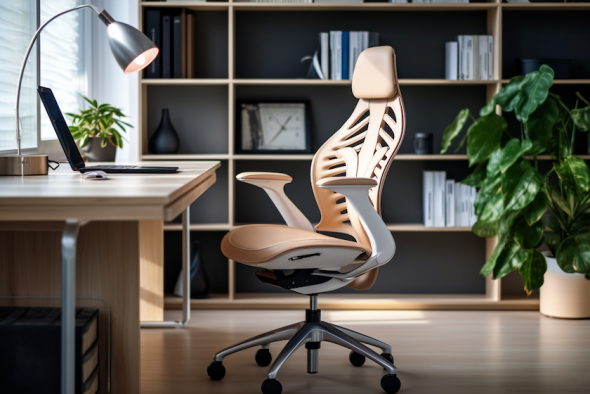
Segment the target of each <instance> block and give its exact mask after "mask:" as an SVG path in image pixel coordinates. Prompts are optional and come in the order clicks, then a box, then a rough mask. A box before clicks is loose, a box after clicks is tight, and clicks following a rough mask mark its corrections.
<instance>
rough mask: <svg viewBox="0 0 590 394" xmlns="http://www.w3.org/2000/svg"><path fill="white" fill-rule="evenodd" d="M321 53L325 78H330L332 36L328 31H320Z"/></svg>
mask: <svg viewBox="0 0 590 394" xmlns="http://www.w3.org/2000/svg"><path fill="white" fill-rule="evenodd" d="M320 55H321V59H320V62H321V68H322V73H323V74H324V79H330V36H329V35H328V33H320Z"/></svg>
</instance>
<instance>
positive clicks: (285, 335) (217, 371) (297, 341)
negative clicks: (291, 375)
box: [207, 296, 399, 394]
mask: <svg viewBox="0 0 590 394" xmlns="http://www.w3.org/2000/svg"><path fill="white" fill-rule="evenodd" d="M312 297H317V296H312ZM312 305H314V302H313V301H312ZM315 305H317V301H316V303H315ZM316 308H317V307H316ZM320 313H321V311H320V310H319V309H308V310H307V313H306V321H302V322H299V323H296V324H291V325H288V326H285V327H282V328H279V329H276V330H272V331H269V332H267V333H264V334H261V335H257V336H255V337H252V338H250V339H247V340H245V341H243V342H240V343H238V344H236V345H233V346H230V347H228V348H227V349H224V350H222V351H220V352H219V353H217V354H215V356H214V357H213V362H212V363H211V364H210V365H209V367H208V368H207V373H208V374H209V377H210V378H211V379H212V380H221V379H223V377H224V376H225V367H223V365H222V361H223V359H224V358H225V357H227V356H229V355H230V354H234V353H237V352H239V351H242V350H245V349H249V348H252V347H255V346H261V350H259V352H261V351H266V352H268V350H267V349H268V348H269V346H270V344H271V343H273V342H278V341H284V340H288V342H287V344H286V345H285V347H284V348H283V350H281V352H280V354H279V355H278V357H277V358H276V359H275V360H274V362H273V363H272V365H271V367H270V369H269V371H268V373H267V374H266V377H267V380H266V381H265V382H264V383H263V385H262V392H263V393H264V394H280V393H281V391H282V387H281V385H280V383H279V382H278V381H276V378H277V374H278V372H279V370H280V369H281V367H282V366H283V364H284V363H285V362H286V361H287V359H288V358H289V357H291V355H292V354H293V353H295V351H296V350H297V349H299V348H300V347H301V346H303V345H305V347H306V349H307V372H308V373H317V372H318V352H319V349H320V345H321V342H331V343H335V344H337V345H340V346H342V347H345V348H348V349H350V350H351V351H352V352H354V353H356V354H355V355H354V356H355V360H357V361H358V360H359V359H360V363H355V362H353V353H352V352H351V362H352V363H353V365H355V366H360V365H362V364H363V363H364V358H365V357H366V358H368V359H370V360H372V361H374V362H375V363H377V364H379V365H380V366H381V367H383V369H384V370H385V371H386V372H387V374H386V375H385V376H384V377H383V378H384V379H382V381H381V386H382V388H383V389H384V390H385V391H386V392H387V393H388V394H393V393H396V392H397V391H399V379H397V376H396V375H397V368H396V367H395V365H394V364H393V358H392V356H391V346H389V345H388V344H386V343H384V342H381V341H379V340H377V339H374V338H371V337H369V336H367V335H364V334H361V333H358V332H356V331H352V330H349V329H347V328H344V327H340V326H336V325H334V324H330V323H327V322H323V321H321V319H320V316H321V314H320ZM366 345H370V346H374V347H377V348H379V349H381V351H382V354H379V353H377V352H375V351H374V350H372V349H370V348H369V347H367V346H366ZM268 357H270V355H268ZM263 359H265V358H264V357H260V358H259V355H258V354H257V356H256V361H257V362H258V364H259V365H261V366H266V365H268V362H266V363H261V362H259V360H263ZM266 360H268V361H270V359H266ZM385 378H387V379H385ZM384 380H387V382H386V385H385V386H384ZM392 382H393V384H391V383H392ZM386 386H387V388H386Z"/></svg>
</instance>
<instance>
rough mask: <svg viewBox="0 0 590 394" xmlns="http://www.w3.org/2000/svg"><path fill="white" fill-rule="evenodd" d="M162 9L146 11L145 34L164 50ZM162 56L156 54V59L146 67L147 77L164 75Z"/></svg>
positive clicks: (145, 74)
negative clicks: (161, 27)
mask: <svg viewBox="0 0 590 394" xmlns="http://www.w3.org/2000/svg"><path fill="white" fill-rule="evenodd" d="M160 18H161V16H160V11H159V10H152V9H148V10H147V11H146V12H145V34H146V35H147V36H148V38H149V39H150V40H152V41H153V42H154V44H156V46H157V47H158V48H160V51H161V50H162V35H161V29H160V26H161V20H160ZM161 67H162V58H161V56H156V58H155V59H154V61H153V62H152V63H151V64H150V65H149V66H147V67H146V69H145V73H144V77H145V78H161V77H162V69H161Z"/></svg>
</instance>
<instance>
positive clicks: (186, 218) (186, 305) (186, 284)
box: [141, 206, 191, 328]
mask: <svg viewBox="0 0 590 394" xmlns="http://www.w3.org/2000/svg"><path fill="white" fill-rule="evenodd" d="M190 241H191V231H190V206H188V207H186V209H185V210H184V212H183V213H182V321H142V322H141V328H180V327H184V326H186V325H187V324H188V322H189V321H190V320H191V276H190V270H191V268H190V262H189V259H190Z"/></svg>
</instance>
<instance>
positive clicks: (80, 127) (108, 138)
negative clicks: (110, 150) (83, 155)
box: [66, 96, 133, 148]
mask: <svg viewBox="0 0 590 394" xmlns="http://www.w3.org/2000/svg"><path fill="white" fill-rule="evenodd" d="M82 97H83V98H84V100H86V101H87V102H88V104H90V108H88V109H83V110H80V113H79V114H72V113H66V115H68V116H69V117H71V118H72V125H71V126H70V127H69V128H70V133H72V137H74V139H75V140H77V141H78V144H79V146H80V148H83V147H85V146H86V145H87V144H88V141H89V139H90V138H93V137H98V138H102V142H101V147H103V148H104V147H105V146H107V143H108V142H110V143H111V144H113V145H114V146H116V147H119V148H122V147H123V137H122V136H121V134H120V132H119V130H117V129H116V128H115V127H119V128H120V129H121V131H122V132H124V133H126V132H127V130H126V129H125V126H127V127H133V126H132V125H130V124H129V123H125V122H123V121H122V120H121V118H125V117H126V116H125V115H124V114H123V112H121V110H120V109H118V108H115V107H113V106H111V105H110V104H100V105H98V102H97V101H96V100H90V99H89V98H87V97H84V96H82Z"/></svg>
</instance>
